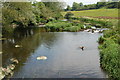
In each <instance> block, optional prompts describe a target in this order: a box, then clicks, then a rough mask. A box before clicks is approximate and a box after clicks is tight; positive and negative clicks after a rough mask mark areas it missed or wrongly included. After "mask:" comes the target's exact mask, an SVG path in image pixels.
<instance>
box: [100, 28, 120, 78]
mask: <svg viewBox="0 0 120 80" xmlns="http://www.w3.org/2000/svg"><path fill="white" fill-rule="evenodd" d="M119 32H120V29H118V28H113V29H110V30H108V31H105V32H104V35H103V36H101V37H100V38H99V43H100V46H99V49H100V63H101V67H102V69H104V70H105V71H106V72H108V75H109V77H110V78H111V79H114V80H119V79H120V76H119V74H120V61H119V60H120V34H119Z"/></svg>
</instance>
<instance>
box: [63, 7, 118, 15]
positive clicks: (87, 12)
mask: <svg viewBox="0 0 120 80" xmlns="http://www.w3.org/2000/svg"><path fill="white" fill-rule="evenodd" d="M70 12H72V13H73V14H74V16H75V17H81V16H92V17H99V16H107V17H118V9H94V10H83V11H70ZM62 14H63V15H65V14H66V12H63V13H62Z"/></svg>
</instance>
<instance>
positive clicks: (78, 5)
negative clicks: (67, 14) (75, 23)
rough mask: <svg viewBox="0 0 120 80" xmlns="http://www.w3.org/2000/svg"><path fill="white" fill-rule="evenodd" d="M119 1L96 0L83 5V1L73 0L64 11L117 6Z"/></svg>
mask: <svg viewBox="0 0 120 80" xmlns="http://www.w3.org/2000/svg"><path fill="white" fill-rule="evenodd" d="M118 4H119V2H97V4H89V5H83V3H76V2H73V5H72V7H70V6H69V5H68V6H67V8H66V9H65V11H80V10H90V9H100V8H106V9H108V8H118Z"/></svg>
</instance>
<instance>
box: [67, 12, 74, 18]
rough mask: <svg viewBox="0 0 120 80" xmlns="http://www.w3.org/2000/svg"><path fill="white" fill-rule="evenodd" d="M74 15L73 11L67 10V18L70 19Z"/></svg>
mask: <svg viewBox="0 0 120 80" xmlns="http://www.w3.org/2000/svg"><path fill="white" fill-rule="evenodd" d="M73 15H74V14H73V13H71V12H67V13H66V15H65V18H66V19H70V18H71V17H72V16H73Z"/></svg>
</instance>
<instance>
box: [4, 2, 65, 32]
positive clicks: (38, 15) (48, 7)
mask: <svg viewBox="0 0 120 80" xmlns="http://www.w3.org/2000/svg"><path fill="white" fill-rule="evenodd" d="M53 4H54V6H53ZM62 4H63V3H62V2H32V3H31V2H4V3H3V5H2V14H3V15H2V24H3V28H4V30H5V31H8V32H12V31H13V30H14V29H15V28H16V27H18V26H19V27H27V26H29V25H38V24H41V23H47V22H49V21H50V20H51V19H56V20H58V19H60V18H62V15H61V13H60V12H61V10H62V7H60V6H61V5H62ZM62 6H64V5H62ZM53 7H54V8H53ZM48 13H49V14H48Z"/></svg>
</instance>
